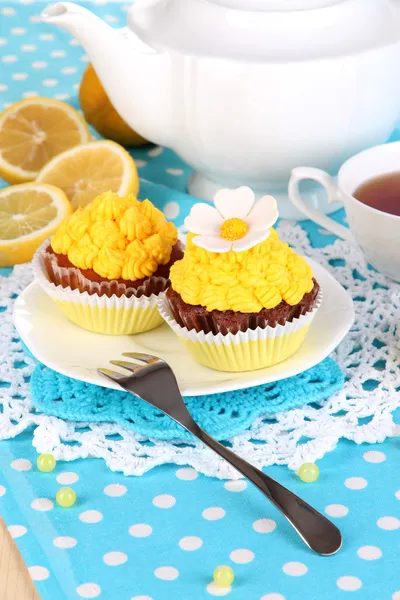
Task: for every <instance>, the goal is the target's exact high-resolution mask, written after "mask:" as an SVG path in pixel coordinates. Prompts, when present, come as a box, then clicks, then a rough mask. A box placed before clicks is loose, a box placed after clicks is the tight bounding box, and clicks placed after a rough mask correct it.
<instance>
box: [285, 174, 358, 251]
mask: <svg viewBox="0 0 400 600" xmlns="http://www.w3.org/2000/svg"><path fill="white" fill-rule="evenodd" d="M303 179H312V180H314V181H317V182H318V183H320V184H321V185H322V186H323V187H324V188H325V190H326V191H327V194H328V202H329V203H330V204H332V203H334V202H341V201H342V192H341V191H340V188H339V186H338V185H337V183H336V181H335V180H334V179H333V177H331V176H330V175H329V174H328V173H326V172H325V171H322V170H321V169H314V168H313V167H296V168H295V169H293V170H292V175H291V177H290V181H289V198H290V200H291V202H292V203H293V204H294V206H295V207H296V208H297V209H298V210H300V212H302V213H303V214H305V215H306V217H308V218H309V219H311V220H312V221H314V222H315V223H317V224H318V225H321V227H324V228H325V229H327V230H328V231H331V232H332V233H333V234H334V235H337V236H339V237H341V238H342V239H344V240H346V241H348V242H354V238H353V235H352V233H351V231H350V229H349V228H348V227H344V226H343V225H340V223H336V221H334V220H333V219H331V218H330V217H327V216H326V215H324V214H323V213H322V212H320V211H319V210H317V209H316V208H312V207H311V206H309V205H308V204H307V203H306V202H305V201H304V200H303V198H302V196H301V194H300V191H299V182H300V181H302V180H303Z"/></svg>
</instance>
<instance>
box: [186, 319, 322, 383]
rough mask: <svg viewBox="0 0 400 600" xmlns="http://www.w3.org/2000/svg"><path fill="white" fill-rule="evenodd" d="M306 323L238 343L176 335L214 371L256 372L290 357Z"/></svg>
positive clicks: (307, 326)
mask: <svg viewBox="0 0 400 600" xmlns="http://www.w3.org/2000/svg"><path fill="white" fill-rule="evenodd" d="M309 327H310V326H309V325H306V326H305V327H302V328H301V329H299V330H297V331H296V332H294V333H288V334H287V335H283V336H282V337H279V338H272V339H266V340H260V339H258V340H254V341H252V342H251V341H249V342H241V343H240V344H229V345H224V344H219V345H218V344H204V343H203V342H191V341H189V340H185V339H184V338H181V337H180V338H179V339H180V340H181V341H182V342H183V344H184V345H185V347H186V348H187V350H189V352H190V353H191V354H192V355H193V357H194V358H195V359H196V360H197V362H199V363H200V364H202V365H204V366H206V367H209V368H210V369H214V370H216V371H230V372H235V373H236V372H240V371H256V370H257V369H263V368H265V367H271V366H272V365H276V364H278V363H280V362H282V361H284V360H286V359H287V358H289V357H290V356H292V355H293V354H294V353H295V352H296V351H297V350H298V349H299V348H300V346H301V344H302V343H303V341H304V338H305V337H306V333H307V331H308V329H309Z"/></svg>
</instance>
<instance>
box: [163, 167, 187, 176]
mask: <svg viewBox="0 0 400 600" xmlns="http://www.w3.org/2000/svg"><path fill="white" fill-rule="evenodd" d="M165 170H166V171H167V173H169V174H170V175H175V177H179V175H183V170H182V169H165Z"/></svg>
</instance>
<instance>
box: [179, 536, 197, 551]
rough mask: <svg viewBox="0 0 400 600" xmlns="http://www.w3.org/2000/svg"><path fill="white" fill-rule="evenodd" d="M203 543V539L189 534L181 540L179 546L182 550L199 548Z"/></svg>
mask: <svg viewBox="0 0 400 600" xmlns="http://www.w3.org/2000/svg"><path fill="white" fill-rule="evenodd" d="M202 545H203V540H202V539H201V538H199V537H197V536H195V535H189V536H187V537H184V538H182V539H181V540H179V547H180V548H182V550H188V551H191V550H198V549H199V548H201V547H202Z"/></svg>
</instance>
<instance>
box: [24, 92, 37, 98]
mask: <svg viewBox="0 0 400 600" xmlns="http://www.w3.org/2000/svg"><path fill="white" fill-rule="evenodd" d="M22 95H23V97H24V98H34V97H35V96H39V94H38V93H37V92H24V93H23V94H22Z"/></svg>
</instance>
